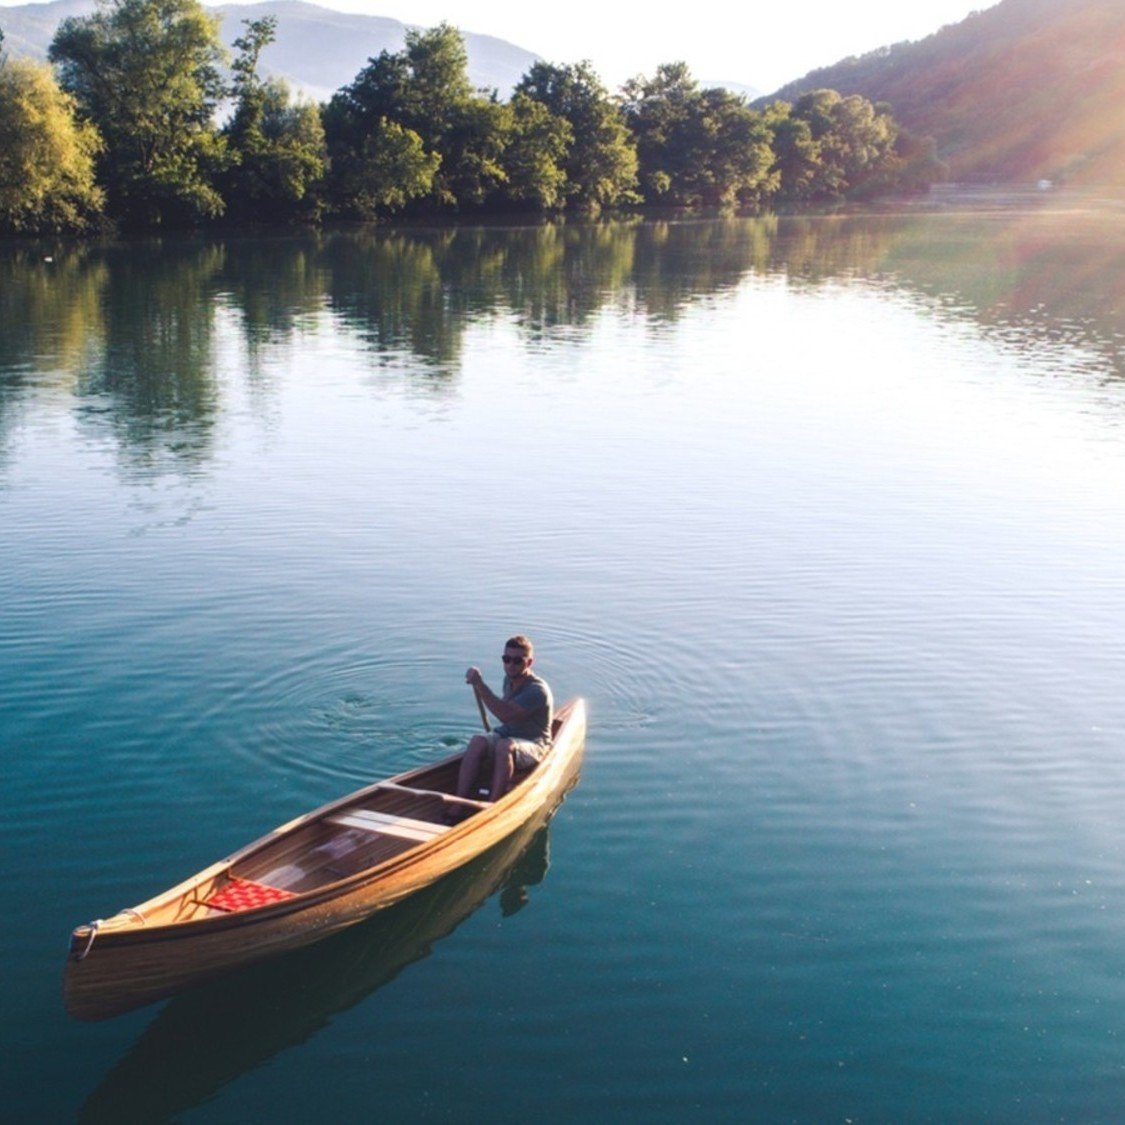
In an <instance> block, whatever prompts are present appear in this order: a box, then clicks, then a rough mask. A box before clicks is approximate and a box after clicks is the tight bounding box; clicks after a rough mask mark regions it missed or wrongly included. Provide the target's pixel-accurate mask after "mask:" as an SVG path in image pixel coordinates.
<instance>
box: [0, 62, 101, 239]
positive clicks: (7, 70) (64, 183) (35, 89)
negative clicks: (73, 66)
mask: <svg viewBox="0 0 1125 1125" xmlns="http://www.w3.org/2000/svg"><path fill="white" fill-rule="evenodd" d="M100 144H101V141H100V139H99V137H98V134H97V130H95V129H94V127H93V126H92V125H90V124H89V123H85V122H81V123H80V122H79V121H78V120H77V119H76V117H75V112H74V100H73V99H72V98H70V97H69V96H68V95H66V94H65V93H63V91H62V90H60V89H59V86H58V83H57V82H56V81H55V77H54V75H53V74H52V72H51V69H50V68H49V67H48V66H46V65H44V64H42V63H37V62H33V61H31V60H29V59H16V60H13V61H7V60H4V59H0V230H4V231H7V232H9V233H18V234H42V233H47V232H61V231H80V230H84V229H87V228H88V227H90V226H91V225H92V224H93V223H94V222H96V221H97V219H98V216H99V215H100V213H101V210H102V205H103V203H104V198H103V194H102V192H101V190H100V189H99V188H98V186H97V185H96V183H95V180H94V160H95V157H96V155H97V152H98V150H99V147H100Z"/></svg>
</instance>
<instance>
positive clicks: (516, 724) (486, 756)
mask: <svg viewBox="0 0 1125 1125" xmlns="http://www.w3.org/2000/svg"><path fill="white" fill-rule="evenodd" d="M501 660H502V661H503V664H504V685H503V687H502V688H501V694H500V695H497V694H496V693H495V692H494V691H493V690H492V689H491V688H490V687H489V686H488V684H486V683H485V682H484V677H483V676H482V675H481V672H480V669H479V668H470V669H469V670H468V671H467V672H466V673H465V682H466V683H467V684H472V686H473V691H474V692H476V696H477V699H478V700H480V702H481V704H482V706H483V707H487V708H488V710H489V711H491V712H492V714H493V715H495V716H496V718H497V719H499V720H500V725H499V726H498V727H496V728H495V729H493V730H489V731H486V732H485V733H484V734H475V735H473V737H472V738H471V739H470V740H469V746H468V749H466V751H465V756H464V758H463V759H462V760H461V769H460V772H459V774H458V777H457V795H458V796H459V797H468V796H470V795H471V794H472V790H473V787H474V785H475V784H476V780H477V775H478V774H479V773H480V769H481V766H482V765H483V766H485V767H486V768H491V786H490V788H489V799H490V800H493V801H496V800H499V799H500V798H501V797H503V796H504V794H505V793H506V792H507V791H508V787H509V785H511V783H512V777H513V775H514V774H515V772H516V770H523V769H532V768H533V767H534V766H536V765H537V764H538V763H539V762H540V761H542V759H543V755H544V754H545V753H546V752H547V750H548V749H549V748H550V745H551V720H552V718H553V713H554V701H553V700H552V698H551V689H550V687H549V686H548V685H547V681H546V680H544V679H542V677H540V676H537V675H535V673H534V672H532V670H531V666H532V665H533V664H534V663H535V649H534V648H533V646H532V644H531V641H530V640H528V638H527V637H525V636H523V634H517V635H516V636H514V637H510V638H509V639H508V640H507V642H505V644H504V655H503V656H502V657H501ZM482 715H483V712H482ZM486 725H487V724H486ZM456 815H457V814H456V813H454V816H456Z"/></svg>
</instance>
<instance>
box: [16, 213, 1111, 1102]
mask: <svg viewBox="0 0 1125 1125" xmlns="http://www.w3.org/2000/svg"><path fill="white" fill-rule="evenodd" d="M0 529H2V534H0V684H2V685H3V686H2V687H0V744H2V747H3V756H4V784H3V787H2V800H3V817H2V822H0V834H2V839H3V848H2V854H3V876H4V883H5V886H6V887H7V890H8V893H7V895H6V909H7V916H8V919H9V924H8V926H7V927H6V939H5V942H4V952H5V966H4V978H5V984H4V993H5V999H4V1016H3V1021H4V1032H5V1044H6V1046H5V1050H4V1051H3V1052H2V1053H0V1059H2V1062H0V1066H2V1067H3V1068H4V1078H3V1092H4V1099H5V1109H6V1115H10V1116H11V1119H13V1120H21V1121H32V1120H35V1121H55V1120H57V1121H69V1120H74V1119H76V1118H79V1117H81V1118H83V1119H85V1120H109V1119H112V1120H114V1121H131V1120H138V1121H161V1120H172V1119H174V1120H179V1121H201V1122H203V1121H206V1122H211V1121H241V1120H270V1119H272V1120H278V1121H297V1120H314V1119H318V1118H323V1117H324V1116H325V1115H326V1114H327V1115H328V1116H329V1117H330V1118H332V1119H348V1118H350V1119H354V1120H372V1119H376V1118H378V1119H387V1120H392V1121H395V1120H398V1121H401V1120H431V1119H432V1120H453V1121H465V1122H469V1121H480V1120H493V1121H512V1122H514V1121H517V1120H524V1119H531V1120H548V1121H551V1120H579V1119H583V1120H585V1119H593V1120H599V1119H600V1120H617V1121H625V1120H644V1121H684V1120H699V1121H712V1120H732V1121H733V1120H745V1119H755V1120H799V1121H844V1120H856V1121H865V1120H866V1121H906V1120H919V1121H921V1120H955V1119H960V1120H965V1119H978V1120H979V1119H983V1118H986V1117H987V1118H990V1119H994V1120H1008V1121H1021V1122H1022V1121H1027V1120H1093V1119H1101V1120H1110V1119H1114V1118H1120V1116H1121V1114H1122V1112H1123V1111H1125V941H1123V936H1125V847H1123V845H1122V841H1123V839H1125V823H1123V817H1122V810H1123V809H1125V210H1123V209H1119V208H1112V207H1108V206H1101V207H1092V206H1082V205H1078V204H1077V203H1071V204H1068V203H1066V202H1065V201H1063V202H1060V201H1059V200H1057V199H1054V198H1051V199H1046V200H1044V201H1042V202H1040V203H1039V205H1038V206H1033V207H1023V208H1020V209H1010V210H1001V209H992V208H990V207H988V206H986V205H984V204H981V205H978V206H976V207H973V208H970V209H968V210H966V209H960V210H957V209H943V208H942V207H940V206H938V205H936V204H934V203H931V204H927V205H923V206H921V207H919V208H918V209H917V210H912V211H907V212H905V213H897V214H890V213H887V214H872V215H866V216H825V217H807V218H765V219H698V220H687V221H675V222H655V221H645V222H636V223H629V222H626V223H604V224H580V223H567V224H565V225H559V226H525V227H501V226H495V227H485V228H472V229H458V230H449V229H411V230H390V229H383V230H376V231H363V232H344V233H326V234H323V235H320V236H316V235H307V236H306V235H294V236H292V237H272V238H261V239H259V238H250V237H246V238H241V237H229V238H215V239H212V238H199V239H187V238H185V239H171V238H169V239H163V240H159V241H155V240H154V241H134V242H123V243H117V244H113V245H108V246H94V247H86V248H81V249H74V248H71V249H62V248H58V247H44V246H35V247H28V246H10V245H9V246H7V247H3V248H0ZM516 630H520V631H525V632H527V633H529V634H530V635H531V636H532V637H533V638H534V639H535V641H536V644H537V647H538V662H537V663H538V668H539V670H540V671H541V672H542V673H543V674H544V675H545V676H547V677H548V679H549V680H550V681H551V683H552V685H553V686H554V689H555V692H556V695H557V696H558V697H559V698H568V697H571V696H574V695H582V696H585V697H586V699H587V700H588V702H589V707H590V716H591V726H590V735H589V741H588V748H587V758H586V765H585V768H584V772H583V777H582V781H581V783H580V785H579V786H578V788H577V789H575V790H574V791H573V792H572V793H571V794H570V796H569V798H568V799H567V801H566V802H565V804H564V805H563V806H562V808H561V809H560V811H559V813H558V815H557V816H556V817H555V819H554V820H553V822H552V823H551V825H550V828H549V830H548V833H547V834H546V835H540V836H538V837H536V838H534V839H532V840H526V839H517V840H513V841H511V842H510V843H509V845H508V846H507V847H505V848H501V849H499V850H498V851H497V852H496V853H494V854H492V855H489V856H487V857H485V858H484V860H483V861H481V862H480V863H478V864H475V865H474V866H473V867H472V868H471V869H469V870H467V871H465V872H463V873H461V874H460V875H458V876H457V877H455V878H454V879H451V880H449V881H447V882H446V883H443V884H441V885H439V886H438V887H436V888H434V890H433V891H432V892H430V893H429V894H427V895H425V896H421V897H420V898H419V899H418V900H416V901H414V902H412V903H410V904H408V906H407V907H406V908H404V909H402V910H399V911H397V912H394V913H392V914H391V915H388V916H387V917H384V918H380V919H376V920H375V921H374V922H373V923H371V924H369V925H366V926H363V927H359V928H356V929H354V930H352V931H349V932H348V933H346V934H344V935H342V936H341V937H338V938H336V939H333V940H331V941H330V942H327V943H325V944H324V945H322V946H320V947H314V948H313V949H310V950H307V951H305V952H303V953H301V954H298V955H296V956H294V957H290V958H287V959H284V960H280V961H276V962H273V963H269V964H266V965H264V966H261V967H260V968H258V969H255V970H253V971H250V972H245V973H242V974H240V975H239V976H238V977H237V978H233V979H228V980H225V981H222V982H220V983H219V984H217V985H214V986H209V987H206V988H202V989H197V990H196V991H194V992H190V993H188V994H186V995H184V996H182V997H180V998H177V999H175V1000H173V1001H171V1002H169V1003H166V1004H164V1005H160V1006H156V1007H151V1008H147V1009H144V1010H142V1011H139V1012H134V1013H131V1014H129V1015H126V1016H123V1017H120V1018H118V1019H115V1020H111V1021H108V1022H104V1023H99V1024H82V1023H78V1022H75V1021H72V1020H70V1019H68V1017H67V1016H66V1014H65V1012H64V1010H63V1006H62V1000H61V994H60V978H61V971H62V966H63V959H64V955H65V950H66V944H67V938H68V934H69V931H70V929H71V928H72V927H73V926H74V925H76V924H78V923H80V922H85V921H88V920H89V919H91V918H94V917H101V916H106V915H108V914H110V913H112V912H114V911H115V910H117V909H119V908H120V907H123V906H126V905H129V904H132V903H136V902H139V901H141V900H143V899H144V898H146V897H148V896H149V895H151V894H153V893H155V892H156V891H158V890H159V889H161V888H162V887H164V886H167V885H169V884H170V883H172V882H173V881H176V880H178V879H180V878H182V877H183V876H186V875H188V874H190V873H191V872H192V871H194V870H196V869H198V868H200V867H202V866H204V865H205V864H206V863H208V862H210V861H211V860H213V859H215V858H217V857H219V856H221V855H224V854H226V853H227V852H229V851H231V850H233V849H234V848H235V847H237V846H238V845H240V844H242V843H244V842H246V841H247V840H249V839H251V838H253V837H255V836H257V835H259V834H260V833H261V832H263V831H264V830H266V829H268V828H270V827H272V826H273V825H275V824H277V823H279V822H280V821H282V820H285V819H288V818H289V817H291V816H293V815H296V814H297V813H299V812H302V811H304V810H306V809H308V808H311V807H312V806H314V805H316V804H319V803H321V802H323V801H326V800H328V799H329V798H331V797H334V796H337V795H339V794H341V793H344V792H346V791H348V790H350V789H353V788H356V787H357V786H359V785H360V784H361V783H363V782H365V781H367V780H368V779H370V778H373V777H377V776H380V775H383V774H386V773H390V772H395V771H398V770H401V769H404V768H406V767H408V766H411V765H414V764H416V763H419V762H422V761H426V760H429V759H431V758H433V757H435V756H438V755H443V754H446V753H449V752H450V748H451V747H453V748H456V747H459V746H462V745H464V743H465V741H466V740H467V739H468V737H469V735H470V734H471V733H472V732H473V730H474V729H475V727H476V725H477V723H478V721H479V720H478V718H477V715H476V708H475V706H474V704H473V699H472V696H471V694H470V693H469V691H468V689H467V688H466V687H465V685H464V682H463V672H464V669H465V667H466V666H467V665H468V664H470V663H476V664H480V665H482V666H483V667H484V668H485V669H486V670H487V672H488V675H489V678H490V679H491V680H492V682H493V683H495V682H496V680H497V679H498V677H499V675H500V672H499V662H498V659H497V658H498V656H499V653H500V650H501V646H502V642H503V639H504V638H505V637H506V636H507V635H508V634H509V633H511V632H513V631H516Z"/></svg>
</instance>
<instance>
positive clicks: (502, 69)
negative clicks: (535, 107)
mask: <svg viewBox="0 0 1125 1125" xmlns="http://www.w3.org/2000/svg"><path fill="white" fill-rule="evenodd" d="M93 10H94V3H93V0H53V2H51V3H47V4H22V5H19V6H17V7H12V8H0V29H2V30H3V32H4V37H5V39H4V46H5V48H6V49H7V50H9V51H10V52H11V53H12V54H13V55H30V56H32V57H35V58H46V57H47V47H48V46H49V45H50V42H51V40H52V38H54V34H55V28H56V27H57V26H58V24H59V23H60V22H61V21H62V20H64V19H66V17H67V16H74V15H86V14H88V13H90V12H93ZM213 10H214V11H216V12H217V13H218V14H219V15H221V16H222V19H223V23H222V39H223V42H224V43H226V45H227V47H228V48H229V47H230V45H231V43H232V42H233V41H234V40H235V39H236V38H237V37H238V36H239V35H240V34H241V33H242V32H243V30H244V28H243V25H242V21H243V20H245V19H260V18H262V17H263V16H267V15H273V16H276V17H277V40H276V42H274V43H272V44H270V46H269V47H267V48H266V49H265V51H263V52H262V59H261V63H262V70H263V71H264V72H266V73H267V74H271V75H275V76H276V77H279V78H284V79H286V81H288V82H289V83H290V85H292V86H293V87H294V88H295V89H298V90H300V91H301V92H303V93H304V94H306V95H307V96H308V97H310V98H313V99H314V100H316V101H322V100H325V99H327V98H328V97H330V96H331V95H332V94H333V93H334V92H335V91H336V90H338V89H339V88H340V87H341V86H345V85H347V84H348V83H349V82H351V81H352V79H353V78H355V76H356V74H358V73H359V71H360V69H361V68H362V67H363V66H364V64H365V63H366V62H367V60H368V59H369V58H370V57H371V56H372V55H377V54H378V53H379V52H380V51H383V50H388V51H397V50H400V49H401V48H402V44H403V36H404V35H405V34H406V29H407V26H408V25H407V24H403V23H400V22H399V21H398V20H394V19H385V18H383V17H380V16H359V15H350V14H348V13H345V12H334V11H332V10H331V9H329V8H322V7H320V6H318V5H316V4H307V3H304V2H302V0H271V2H269V3H265V4H223V5H221V6H219V7H217V8H215V9H213ZM463 34H464V38H465V48H466V50H467V52H468V55H469V77H470V79H471V80H472V82H473V84H474V85H475V86H477V87H481V88H484V89H496V90H498V91H499V92H500V94H501V95H502V96H505V97H506V96H507V95H508V94H509V93H510V92H511V90H512V88H513V87H514V86H515V84H516V83H517V82H518V81H519V80H520V78H521V77H522V76H523V74H524V73H525V72H526V71H527V69H528V68H529V67H530V66H531V65H532V63H534V62H535V61H536V58H537V57H538V56H536V55H534V54H532V52H530V51H526V50H524V49H523V48H522V47H517V46H515V45H514V44H512V43H508V42H505V41H504V40H503V39H497V38H495V37H494V36H491V35H477V34H475V33H473V32H464V33H463Z"/></svg>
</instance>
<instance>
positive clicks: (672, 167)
mask: <svg viewBox="0 0 1125 1125" xmlns="http://www.w3.org/2000/svg"><path fill="white" fill-rule="evenodd" d="M624 95H625V104H624V110H625V119H626V121H627V122H628V125H629V128H630V130H631V131H632V133H633V136H634V137H635V138H636V144H637V156H638V161H639V169H640V171H639V175H640V183H641V188H642V191H643V193H644V198H645V200H646V202H649V203H673V204H677V205H687V206H694V205H697V204H709V205H718V206H729V205H731V204H734V203H737V202H740V201H742V202H758V201H759V200H760V199H761V197H762V196H763V195H764V194H766V193H767V191H768V187H769V183H770V180H769V169H770V165H771V164H772V162H773V150H772V148H771V147H770V140H771V138H770V133H769V130H768V129H767V127H766V125H765V123H764V122H763V120H762V117H761V115H760V114H757V113H755V112H754V111H753V110H752V109H750V108H749V107H748V106H747V105H746V104H745V102H744V101H743V99H742V98H740V97H738V96H737V95H735V94H732V93H730V92H729V91H727V90H722V89H710V90H701V89H700V88H699V85H698V83H696V81H695V80H694V79H693V78H692V76H691V73H690V71H689V70H688V68H687V65H686V64H684V63H682V62H680V63H668V64H665V65H664V66H661V67H659V68H658V69H657V72H656V74H655V76H654V77H653V78H652V79H647V80H646V79H644V78H636V79H633V80H632V81H630V82H629V83H627V84H626V86H625V91H624Z"/></svg>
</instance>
